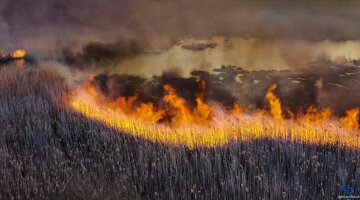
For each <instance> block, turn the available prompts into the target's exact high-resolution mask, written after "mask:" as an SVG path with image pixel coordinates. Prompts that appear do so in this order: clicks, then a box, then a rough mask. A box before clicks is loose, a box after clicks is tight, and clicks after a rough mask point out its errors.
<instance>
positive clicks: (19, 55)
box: [12, 49, 26, 59]
mask: <svg viewBox="0 0 360 200" xmlns="http://www.w3.org/2000/svg"><path fill="white" fill-rule="evenodd" d="M25 55H26V51H25V50H23V49H18V50H16V51H14V52H13V53H12V57H13V58H14V59H20V58H24V57H25Z"/></svg>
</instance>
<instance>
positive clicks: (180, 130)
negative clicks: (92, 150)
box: [67, 78, 360, 149]
mask: <svg viewBox="0 0 360 200" xmlns="http://www.w3.org/2000/svg"><path fill="white" fill-rule="evenodd" d="M198 84H199V87H200V88H201V91H202V92H199V93H197V94H196V105H195V107H194V108H191V107H189V106H188V104H187V101H186V99H184V98H182V97H180V96H179V95H178V94H177V91H176V90H175V89H174V88H173V87H172V86H171V85H164V86H163V89H164V96H163V99H162V102H161V103H156V104H155V103H154V102H137V99H138V97H137V94H134V96H131V97H123V96H120V97H119V98H117V99H116V100H115V101H108V100H106V99H105V98H104V97H103V96H102V95H101V93H100V92H99V91H98V90H97V89H96V88H95V87H94V86H93V85H92V84H91V78H90V79H88V80H87V81H86V82H85V84H84V86H83V87H81V88H79V89H78V90H76V91H75V92H74V93H72V95H70V97H69V101H68V102H67V105H68V106H70V107H71V108H72V109H73V110H75V111H77V112H79V113H81V114H83V115H84V116H86V117H88V118H91V119H94V120H97V121H100V122H102V123H104V124H105V125H107V126H109V127H112V128H115V129H117V130H119V131H121V132H122V133H125V134H129V135H132V136H135V137H139V138H143V139H146V140H149V141H152V142H159V143H164V144H169V145H182V146H186V147H188V148H195V147H216V146H222V145H225V144H227V143H229V142H234V141H247V140H254V139H261V138H270V139H281V140H291V141H297V142H303V143H309V144H316V145H336V146H341V147H346V148H353V149H359V148H360V135H359V132H358V129H359V124H358V119H359V109H357V108H354V109H351V110H348V111H346V116H343V117H341V118H340V119H337V118H336V117H334V116H332V115H331V109H330V108H324V109H317V108H315V107H314V106H311V107H310V108H308V109H307V112H305V113H299V114H296V115H295V114H294V113H293V112H291V111H290V110H288V111H287V112H288V113H289V115H290V116H292V117H291V118H290V119H285V118H284V113H285V112H284V111H283V110H282V107H281V101H280V99H279V98H278V97H277V96H276V95H275V94H274V90H276V87H277V85H276V84H273V85H271V86H270V87H269V89H268V91H267V93H266V94H264V96H265V98H266V100H267V102H268V105H269V108H268V110H269V111H266V110H262V111H259V113H246V112H245V110H244V108H243V107H241V105H239V104H238V103H236V102H234V104H233V107H232V108H230V109H226V108H222V107H221V106H218V105H212V104H207V103H206V102H204V95H205V93H204V92H203V91H204V89H205V87H206V83H205V82H204V81H203V80H198Z"/></svg>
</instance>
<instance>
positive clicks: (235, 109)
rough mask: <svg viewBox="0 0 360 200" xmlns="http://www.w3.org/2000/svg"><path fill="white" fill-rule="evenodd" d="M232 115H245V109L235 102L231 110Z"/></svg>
mask: <svg viewBox="0 0 360 200" xmlns="http://www.w3.org/2000/svg"><path fill="white" fill-rule="evenodd" d="M231 113H232V114H233V115H239V114H242V113H244V108H243V107H242V106H240V105H239V104H238V103H236V102H234V103H233V106H232V108H231Z"/></svg>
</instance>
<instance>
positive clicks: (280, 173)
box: [0, 68, 360, 200]
mask: <svg viewBox="0 0 360 200" xmlns="http://www.w3.org/2000/svg"><path fill="white" fill-rule="evenodd" d="M223 70H234V69H227V68H226V69H223ZM0 81H1V84H0V93H1V94H2V95H0V160H1V162H0V177H1V178H0V199H274V200H275V199H276V200H277V199H336V198H337V196H338V195H343V194H342V193H341V191H340V190H339V186H341V185H349V186H352V187H354V188H359V184H360V173H359V172H360V171H359V169H358V166H360V153H359V151H358V150H349V149H343V148H338V147H335V146H313V145H308V144H305V143H295V142H289V141H278V140H266V139H265V140H255V141H249V142H233V143H230V144H228V145H226V146H224V147H218V148H214V149H206V148H196V149H194V150H188V149H186V148H183V147H181V146H179V147H171V146H167V145H162V144H154V143H151V142H147V141H144V140H141V139H137V138H133V137H129V136H126V134H123V133H121V132H119V131H117V130H114V129H111V128H108V127H106V126H104V125H102V124H101V123H98V122H96V121H92V120H89V119H86V118H85V117H83V116H80V115H78V114H76V113H74V112H72V111H71V110H68V109H66V108H65V107H63V105H62V104H61V102H60V101H59V94H61V91H66V87H65V85H64V84H63V80H62V79H61V77H59V76H58V75H56V74H51V73H49V72H44V71H38V70H36V71H33V70H21V71H19V70H16V69H15V68H3V69H1V71H0ZM356 191H357V190H356ZM354 195H357V193H354Z"/></svg>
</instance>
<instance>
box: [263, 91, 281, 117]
mask: <svg viewBox="0 0 360 200" xmlns="http://www.w3.org/2000/svg"><path fill="white" fill-rule="evenodd" d="M276 88H277V85H276V84H272V85H271V86H270V88H269V89H268V91H267V93H266V99H267V101H268V103H269V105H270V113H271V115H272V116H273V117H274V119H275V120H278V121H281V120H282V119H283V114H282V109H281V102H280V99H278V98H277V97H276V95H275V94H274V93H273V92H274V90H275V89H276Z"/></svg>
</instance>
